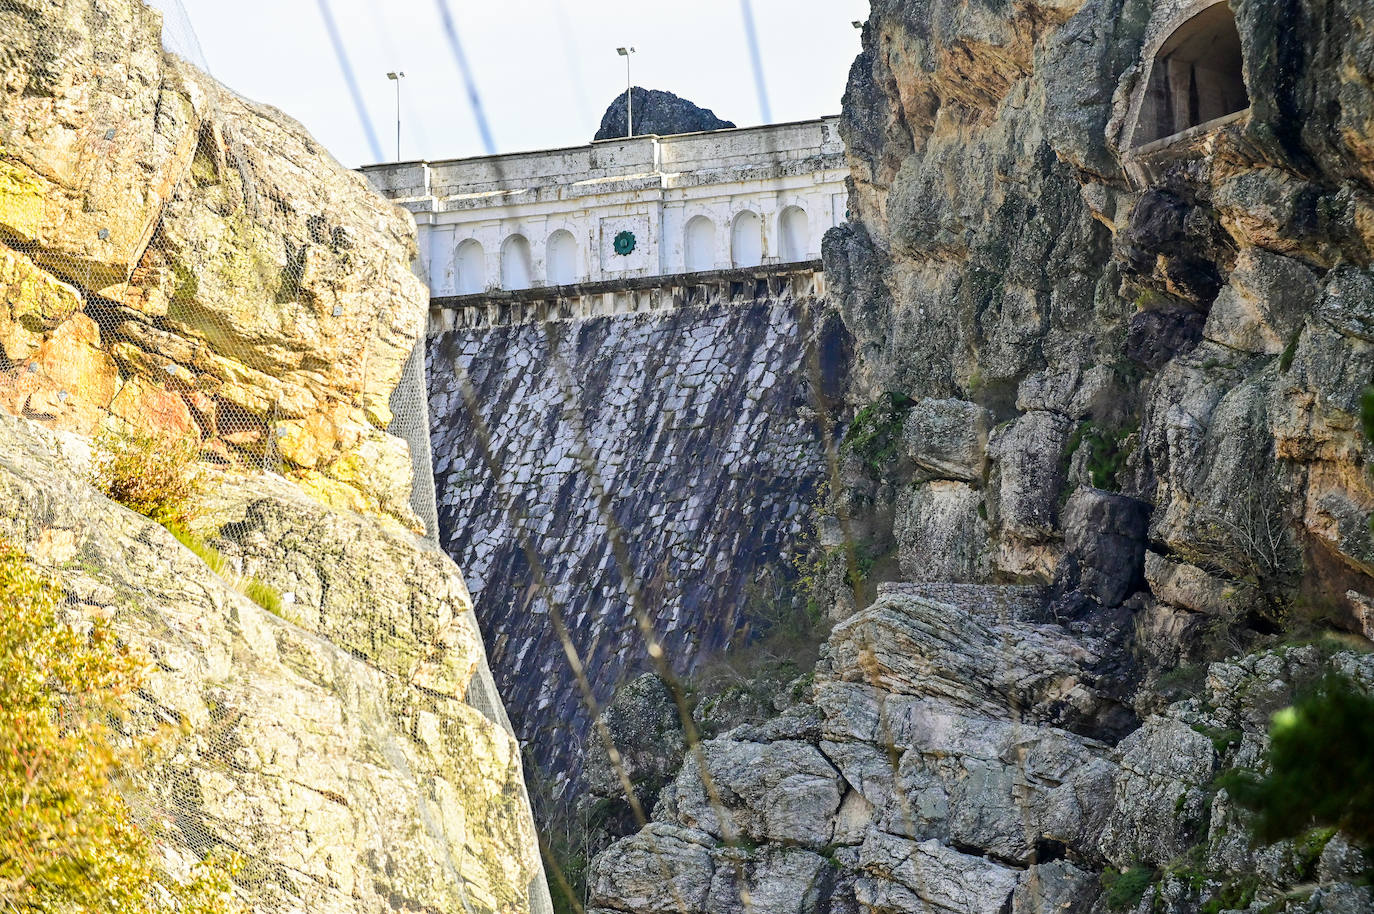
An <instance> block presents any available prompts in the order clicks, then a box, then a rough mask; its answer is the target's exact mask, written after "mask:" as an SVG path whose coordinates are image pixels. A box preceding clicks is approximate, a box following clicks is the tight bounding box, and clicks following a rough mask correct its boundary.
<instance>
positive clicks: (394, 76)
mask: <svg viewBox="0 0 1374 914" xmlns="http://www.w3.org/2000/svg"><path fill="white" fill-rule="evenodd" d="M404 77H405V74H404V73H402V72H399V71H397V72H395V73H388V74H386V78H387V79H389V80H391V81H392V82H394V83H395V84H396V161H397V162H399V161H401V80H402V79H403V78H404Z"/></svg>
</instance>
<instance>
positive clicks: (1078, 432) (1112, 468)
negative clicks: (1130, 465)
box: [1065, 422, 1136, 492]
mask: <svg viewBox="0 0 1374 914" xmlns="http://www.w3.org/2000/svg"><path fill="white" fill-rule="evenodd" d="M1135 431H1136V429H1135V428H1134V427H1131V428H1124V429H1119V430H1116V431H1110V430H1108V429H1104V428H1102V427H1100V426H1098V425H1097V424H1095V423H1093V422H1084V423H1083V424H1082V425H1080V426H1078V427H1077V428H1075V429H1074V431H1073V435H1072V436H1071V437H1070V438H1069V445H1068V448H1067V450H1066V452H1065V453H1066V457H1065V461H1066V462H1068V461H1072V460H1073V456H1074V454H1075V453H1077V452H1078V450H1079V449H1080V448H1087V451H1086V453H1087V456H1088V460H1087V469H1088V476H1089V478H1090V479H1091V480H1092V484H1093V486H1094V487H1095V488H1098V489H1102V490H1103V491H1106V492H1116V491H1119V490H1120V482H1119V481H1118V477H1119V476H1120V475H1121V471H1122V470H1124V469H1126V464H1127V461H1129V460H1130V458H1131V452H1132V451H1133V450H1134V448H1133V447H1132V445H1131V444H1130V437H1131V435H1133V434H1134V433H1135Z"/></svg>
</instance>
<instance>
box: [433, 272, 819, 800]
mask: <svg viewBox="0 0 1374 914" xmlns="http://www.w3.org/2000/svg"><path fill="white" fill-rule="evenodd" d="M821 316H822V305H821V303H820V302H819V301H818V300H816V299H811V298H799V299H793V298H791V297H790V296H788V297H780V296H776V295H774V296H765V297H761V298H754V299H750V300H744V301H743V302H740V301H738V300H737V301H735V302H719V301H718V302H716V303H713V304H702V305H689V306H685V307H679V308H675V309H666V310H661V311H654V312H648V313H630V314H618V315H612V316H604V317H593V318H587V319H582V320H573V321H564V322H535V323H517V324H509V325H505V326H494V327H486V328H469V329H451V330H447V331H444V332H439V333H435V334H432V335H431V337H430V340H429V355H428V386H429V399H430V403H429V406H430V416H431V419H430V421H431V429H432V436H431V437H432V442H433V450H434V469H435V483H436V488H437V498H438V514H439V534H440V539H441V542H442V544H443V546H444V548H445V549H446V550H447V551H448V553H449V554H450V555H451V556H453V558H454V559H455V560H457V562H458V563H459V565H460V566H461V567H462V568H463V571H464V574H465V576H466V578H467V581H468V584H469V586H470V588H471V589H472V592H473V597H474V599H475V601H476V607H477V614H478V617H479V619H480V621H481V626H482V631H483V635H484V637H485V639H486V642H487V648H488V650H489V651H490V656H491V665H492V669H493V672H494V675H495V677H496V680H497V684H498V687H499V689H500V693H501V695H502V696H503V697H504V699H505V702H506V706H507V708H508V709H509V711H510V716H511V718H512V721H513V723H514V725H515V728H516V731H517V733H518V735H519V736H520V738H521V740H522V741H523V742H524V743H525V745H526V746H527V748H528V750H529V751H530V753H531V754H532V755H533V757H534V759H535V761H536V762H537V763H538V764H539V765H540V766H541V767H542V768H543V769H544V770H545V771H547V772H550V773H552V774H554V775H555V776H558V777H562V776H567V777H571V778H574V779H575V778H577V777H578V775H579V773H580V770H581V757H582V747H583V746H584V745H585V744H586V741H587V740H589V739H593V738H594V736H592V735H591V728H590V726H589V723H590V720H591V717H590V715H589V713H588V711H587V708H586V706H585V703H584V701H583V699H582V697H581V694H580V692H579V689H578V685H577V681H576V679H575V677H574V674H573V672H572V668H571V666H570V665H569V662H568V660H567V659H566V657H565V654H564V650H563V647H562V645H561V643H560V641H559V639H558V637H557V636H556V634H555V630H554V627H553V625H552V622H551V619H550V608H551V604H552V606H553V607H555V608H556V609H557V610H558V611H559V612H561V614H562V618H563V620H564V622H565V624H566V625H567V628H568V631H569V635H570V638H571V641H572V643H573V645H574V646H575V647H576V649H577V651H578V654H579V655H580V657H581V659H582V663H583V664H584V666H585V669H586V671H587V677H588V679H589V682H590V685H591V687H592V690H593V691H594V693H595V695H596V697H597V700H598V701H599V702H605V701H606V700H608V699H609V697H610V695H611V694H612V692H613V691H614V687H615V685H616V684H617V683H618V682H619V681H621V680H622V679H623V678H625V677H626V676H627V675H629V674H632V673H635V672H638V671H639V670H641V669H643V668H645V667H646V666H647V665H648V653H647V648H648V645H647V644H646V643H645V639H644V637H643V636H642V633H641V631H640V630H639V628H638V626H637V625H636V623H635V618H634V614H633V611H632V601H631V597H630V589H629V587H628V586H627V582H626V580H624V578H623V577H622V574H621V570H620V568H619V567H618V563H617V560H616V556H615V554H614V552H613V548H612V539H611V526H612V525H614V526H615V527H618V528H619V531H620V533H621V535H622V537H623V542H624V544H625V547H626V552H627V555H628V563H629V569H630V572H631V573H632V574H633V576H634V579H635V582H636V584H637V585H638V588H639V600H640V604H641V605H642V606H643V607H644V609H645V611H646V612H647V614H648V616H649V618H650V619H651V620H652V622H653V625H654V629H655V631H656V633H657V636H658V638H659V639H660V641H661V644H662V646H663V649H664V652H665V656H666V657H667V658H668V660H669V662H670V663H672V665H673V666H674V667H675V668H676V669H677V671H678V672H689V671H690V670H691V669H692V668H693V667H694V665H695V664H697V663H698V662H699V660H700V659H701V658H703V657H705V656H708V655H709V654H711V653H712V652H714V651H717V650H719V649H721V648H722V647H724V646H726V645H728V644H729V643H730V642H731V639H732V638H733V637H735V636H736V633H737V632H739V631H740V629H741V626H742V624H743V622H744V621H745V613H746V609H747V606H748V603H749V600H750V598H751V594H752V593H753V590H752V584H753V582H754V581H755V580H756V578H758V577H759V576H760V574H761V573H766V571H767V570H768V569H770V568H771V569H777V568H779V567H780V566H781V565H782V564H783V561H784V560H783V559H782V555H783V553H784V552H785V551H786V550H787V547H788V546H789V545H790V544H791V543H792V542H794V541H795V540H796V539H797V538H798V537H799V536H800V535H801V534H802V532H803V526H804V523H805V516H806V509H807V507H808V505H809V504H810V502H811V501H812V499H813V498H814V496H815V493H816V489H817V486H818V484H819V483H820V481H821V479H823V478H824V474H825V467H826V458H825V446H824V438H823V434H822V429H821V427H820V425H819V423H818V420H817V418H816V416H817V415H818V414H820V415H824V414H825V410H824V409H823V408H822V406H821V404H820V403H818V402H817V401H818V398H819V397H820V396H822V395H823V393H824V391H822V390H821V388H825V387H828V386H829V381H827V380H825V379H829V378H836V377H838V376H839V366H838V365H837V364H836V363H837V360H839V359H840V358H841V356H840V355H839V353H840V351H841V350H842V348H843V347H842V346H840V345H839V344H838V342H837V341H836V340H835V339H831V340H829V341H828V344H825V343H823V344H822V345H820V346H819V348H818V349H817V350H816V351H815V356H816V357H815V358H812V355H811V354H809V353H808V346H809V345H811V342H812V341H814V340H815V339H816V338H817V336H816V334H815V333H813V331H812V330H811V328H812V327H813V326H820V325H821V324H822V321H821ZM820 376H823V377H820ZM465 379H466V382H467V385H468V387H467V392H466V393H467V396H466V397H465V392H464V381H465ZM484 435H485V436H487V438H488V439H489V441H488V447H489V454H490V459H488V457H487V456H485V455H484V449H483V436H484ZM584 449H585V450H584ZM584 455H585V457H586V458H587V459H584ZM589 467H590V468H591V469H592V472H591V473H589V472H588V468H589ZM601 491H604V493H605V496H606V498H605V501H604V502H603V501H602V500H601V498H600V497H599V493H600V492H601ZM526 546H528V547H529V548H531V549H532V551H533V553H534V555H535V556H537V559H538V561H539V563H540V565H541V567H542V572H543V575H544V578H545V581H546V586H545V587H544V588H542V589H541V588H539V587H538V586H537V584H536V581H537V575H536V574H535V570H534V569H532V568H531V567H530V563H529V561H528V559H527V553H526Z"/></svg>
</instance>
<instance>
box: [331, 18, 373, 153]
mask: <svg viewBox="0 0 1374 914" xmlns="http://www.w3.org/2000/svg"><path fill="white" fill-rule="evenodd" d="M319 6H320V16H322V17H323V18H324V27H325V31H327V32H329V42H330V44H332V45H333V46H334V56H335V57H336V58H338V61H339V69H340V70H342V71H343V77H344V82H346V83H347V84H348V94H349V95H351V96H352V97H353V107H354V108H355V109H356V110H357V112H358V123H360V124H361V125H362V128H363V133H365V134H366V135H367V145H368V146H369V147H371V149H372V156H373V158H374V160H376V161H378V162H384V161H386V155H385V154H384V153H383V152H382V144H381V143H380V142H378V140H377V131H376V129H375V128H374V127H373V126H372V118H371V117H370V116H369V115H368V113H367V105H365V104H364V103H363V93H362V90H361V89H359V88H358V77H357V75H356V74H354V72H353V64H352V63H351V62H350V61H349V59H348V50H347V49H346V48H345V47H344V43H343V36H342V35H341V34H339V26H338V24H337V23H336V22H335V21H334V14H333V12H331V11H330V9H329V0H319Z"/></svg>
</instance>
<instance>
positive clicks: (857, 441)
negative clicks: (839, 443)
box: [844, 392, 916, 476]
mask: <svg viewBox="0 0 1374 914" xmlns="http://www.w3.org/2000/svg"><path fill="white" fill-rule="evenodd" d="M914 405H916V401H915V400H913V399H911V398H910V397H908V396H906V395H905V394H898V393H892V392H888V393H885V394H883V395H882V396H881V397H879V398H878V400H877V402H875V403H870V404H869V405H868V406H865V407H864V408H863V409H861V410H859V411H858V413H857V414H855V416H854V420H853V421H852V422H850V423H849V430H848V431H847V432H846V433H845V436H844V446H845V447H846V448H848V449H849V450H850V451H851V452H852V453H853V454H854V455H855V456H857V457H858V458H859V459H860V460H862V461H863V464H864V467H865V468H866V469H867V470H868V472H869V473H871V474H872V475H874V476H878V475H881V474H882V472H883V471H884V470H886V469H887V466H888V464H889V463H891V462H892V459H893V458H894V457H896V456H897V448H898V445H899V444H900V443H901V440H902V420H903V419H904V418H905V416H906V413H907V410H909V409H911V407H912V406H914Z"/></svg>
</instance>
